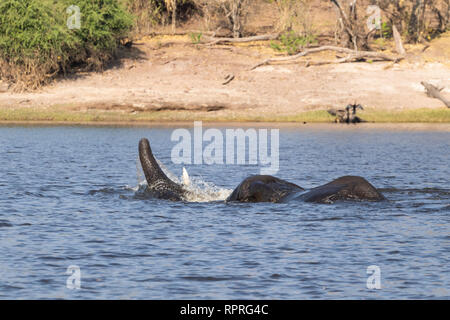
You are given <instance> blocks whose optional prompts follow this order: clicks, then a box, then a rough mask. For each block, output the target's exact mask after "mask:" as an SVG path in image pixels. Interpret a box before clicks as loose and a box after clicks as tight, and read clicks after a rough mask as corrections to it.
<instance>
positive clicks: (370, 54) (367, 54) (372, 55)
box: [250, 46, 404, 70]
mask: <svg viewBox="0 0 450 320" xmlns="http://www.w3.org/2000/svg"><path fill="white" fill-rule="evenodd" d="M327 50H328V51H335V52H339V53H346V54H347V55H348V56H347V57H345V58H341V59H338V60H333V61H319V62H314V63H312V62H310V63H309V65H311V64H314V65H321V64H329V63H345V62H351V61H358V60H361V59H367V58H369V59H376V60H381V61H394V62H398V61H400V60H402V59H403V58H404V57H403V56H389V55H386V54H384V53H381V52H375V51H355V50H352V49H348V48H342V47H335V46H322V47H318V48H311V49H306V50H304V51H302V52H299V53H297V54H296V55H293V56H287V57H276V58H269V59H266V60H264V61H262V62H260V63H258V64H256V65H255V66H253V67H252V68H251V69H250V70H254V69H256V68H258V67H260V66H263V65H266V64H270V63H273V62H286V61H295V60H297V59H299V58H301V57H304V56H307V55H309V54H312V53H316V52H322V51H327Z"/></svg>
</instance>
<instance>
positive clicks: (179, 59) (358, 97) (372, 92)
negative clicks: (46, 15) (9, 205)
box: [0, 34, 450, 121]
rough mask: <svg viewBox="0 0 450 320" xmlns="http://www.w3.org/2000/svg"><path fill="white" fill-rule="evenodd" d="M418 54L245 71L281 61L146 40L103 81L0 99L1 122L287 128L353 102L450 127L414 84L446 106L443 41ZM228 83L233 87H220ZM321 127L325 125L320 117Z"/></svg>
mask: <svg viewBox="0 0 450 320" xmlns="http://www.w3.org/2000/svg"><path fill="white" fill-rule="evenodd" d="M422 49H423V45H417V46H407V50H408V57H407V59H405V60H404V61H402V62H400V63H398V64H392V63H391V62H373V63H347V64H331V65H323V66H310V67H306V66H305V65H306V62H307V61H310V60H323V59H330V58H335V53H323V54H317V55H314V56H307V57H304V58H302V59H301V60H299V61H298V63H296V64H277V65H267V66H262V67H259V68H257V69H255V70H250V69H251V67H252V66H254V65H255V64H257V63H258V62H261V61H262V60H264V59H266V58H268V57H272V56H276V55H279V54H280V53H277V52H276V51H274V50H272V49H270V47H269V44H268V43H267V42H259V43H249V44H245V45H244V44H242V45H234V46H228V45H216V46H203V45H194V44H192V42H191V39H190V37H189V36H171V37H165V36H160V37H153V38H144V39H141V40H140V41H138V42H136V43H135V44H134V46H133V48H132V49H123V52H122V53H121V60H120V61H121V62H120V63H118V64H117V65H115V66H112V67H111V68H109V69H107V70H106V71H104V72H103V73H94V74H77V75H75V76H72V77H69V78H66V79H59V80H57V81H55V82H54V83H53V84H52V85H50V86H48V87H45V88H43V89H42V90H41V91H39V92H33V93H13V92H10V91H7V92H3V93H0V111H2V112H3V113H2V116H1V117H0V118H2V119H1V120H11V119H10V118H8V114H9V115H15V117H13V120H33V119H30V118H27V117H25V116H24V117H23V119H20V114H28V113H27V112H28V111H30V110H33V112H42V113H48V114H51V113H52V112H60V113H61V112H62V113H64V112H66V113H67V114H73V113H77V114H85V115H88V114H92V113H95V114H97V115H98V114H102V113H103V114H108V115H114V116H113V119H112V120H113V121H116V120H117V121H120V120H121V119H123V120H130V117H133V118H132V119H131V120H183V119H185V120H191V119H197V120H234V119H236V120H239V119H244V120H252V119H253V120H265V121H267V120H269V121H270V120H283V119H284V120H285V121H290V120H292V119H294V120H295V116H296V115H298V114H300V113H302V112H314V111H316V110H326V109H328V108H329V107H339V108H342V107H344V106H345V105H346V104H348V103H352V102H358V103H361V104H362V105H364V106H365V107H366V109H367V110H369V112H374V111H379V112H384V111H393V112H397V111H404V110H415V109H422V108H427V109H433V110H442V114H443V115H444V118H446V119H447V120H445V119H444V121H448V118H449V115H448V111H447V110H445V109H446V108H445V107H444V106H443V104H442V102H440V101H438V100H436V99H431V98H429V97H427V96H426V95H425V93H424V89H423V87H422V86H421V84H420V82H421V81H423V80H425V81H430V82H432V83H436V84H439V85H440V86H443V87H445V89H444V90H443V94H444V95H446V96H448V97H450V35H448V34H447V35H444V36H443V37H441V38H439V39H436V40H435V41H433V42H432V44H431V46H430V47H429V48H428V49H427V50H425V52H422ZM228 75H233V76H234V79H233V80H232V81H231V82H229V83H228V84H223V83H224V82H225V79H226V77H227V76H228ZM363 114H364V113H362V114H361V115H362V116H363ZM139 115H142V117H141V118H140V117H139ZM144 115H145V117H144ZM363 117H364V116H363ZM291 118H292V119H291ZM313 118H314V115H311V121H314V119H313ZM319 118H320V119H322V120H323V114H322V118H321V117H319ZM51 119H52V118H51V116H49V117H48V118H46V117H43V118H42V119H41V120H51ZM83 119H84V118H83ZM86 120H87V121H89V119H86ZM94 120H95V119H94ZM97 120H98V118H97ZM110 120H111V119H110ZM419 120H420V119H419Z"/></svg>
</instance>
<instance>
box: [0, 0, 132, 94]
mask: <svg viewBox="0 0 450 320" xmlns="http://www.w3.org/2000/svg"><path fill="white" fill-rule="evenodd" d="M70 5H76V6H78V7H79V8H80V13H81V28H80V29H69V28H68V26H67V24H66V22H67V19H68V17H69V15H68V14H67V12H66V8H67V7H69V6H70ZM131 26H132V20H131V17H130V15H129V14H128V13H126V12H125V11H124V10H123V9H122V8H121V7H120V6H119V5H118V3H117V0H95V1H90V0H2V1H1V2H0V77H1V78H2V79H6V80H7V81H9V82H12V83H14V84H15V87H16V89H36V88H38V87H39V86H41V85H42V84H44V83H46V82H48V81H49V80H50V79H51V78H53V77H54V76H55V75H57V74H58V73H60V72H68V71H71V70H72V69H73V68H80V67H83V68H84V69H94V70H100V69H101V68H102V67H103V66H104V64H105V63H106V62H108V61H109V60H110V59H111V58H112V57H113V56H114V54H115V52H116V50H117V47H118V45H119V42H120V40H121V39H123V38H124V37H126V35H127V33H128V31H129V30H130V28H131Z"/></svg>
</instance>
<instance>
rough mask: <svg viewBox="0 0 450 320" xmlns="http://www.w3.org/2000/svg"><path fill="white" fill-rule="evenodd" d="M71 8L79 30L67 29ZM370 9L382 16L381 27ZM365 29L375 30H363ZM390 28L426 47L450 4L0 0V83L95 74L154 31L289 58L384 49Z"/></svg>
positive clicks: (446, 22) (36, 83) (445, 24)
mask: <svg viewBox="0 0 450 320" xmlns="http://www.w3.org/2000/svg"><path fill="white" fill-rule="evenodd" d="M74 6H76V7H78V8H79V9H80V19H81V21H80V26H79V28H78V27H75V28H70V27H69V23H70V20H71V19H76V11H74V10H71V9H70V8H73V7H74ZM369 6H377V7H378V8H379V9H380V10H381V11H380V17H381V21H378V20H377V16H376V15H374V14H377V11H376V10H375V9H374V10H372V11H370V10H368V8H369ZM330 12H331V17H333V16H334V18H330ZM324 13H327V14H328V15H324ZM321 15H324V16H323V17H322V16H321ZM264 19H266V20H268V19H269V20H270V23H269V25H268V24H267V23H263V20H264ZM330 19H331V21H330ZM333 19H334V22H333V21H332V20H333ZM370 19H372V20H373V21H371V20H370ZM370 23H372V24H373V25H376V26H378V28H376V29H372V30H370V29H369V25H370ZM394 26H395V27H396V29H398V31H399V33H400V34H401V36H402V38H403V40H404V41H406V42H407V43H416V42H426V41H429V40H430V39H432V38H433V37H436V36H437V35H439V34H440V33H442V32H445V31H446V30H448V28H449V26H450V0H401V1H400V0H396V1H391V0H389V1H385V0H357V1H352V2H351V3H350V5H349V4H348V3H347V2H345V1H342V0H330V1H316V0H253V1H249V0H207V1H206V0H102V1H100V0H95V1H90V0H58V1H56V0H2V1H1V2H0V78H1V80H2V81H3V82H7V83H10V84H12V87H13V89H15V90H16V91H20V90H33V89H36V88H39V87H40V86H42V85H44V84H47V83H48V82H50V81H51V80H52V79H54V78H55V77H56V76H59V75H65V74H68V73H72V72H76V71H79V70H93V71H99V70H102V69H103V68H104V67H105V65H106V64H107V63H108V62H109V61H111V59H113V58H114V57H115V53H116V52H117V50H118V48H119V47H120V45H121V43H122V44H123V41H124V40H125V39H136V38H139V37H141V36H143V35H151V34H155V33H172V34H175V33H177V32H181V33H185V34H196V35H199V36H197V37H196V38H195V41H193V42H195V44H198V43H200V42H201V41H202V40H203V38H205V39H206V38H207V36H208V37H209V38H211V37H212V38H217V37H224V36H225V37H232V38H240V37H248V36H254V35H257V34H268V33H269V34H270V33H272V34H273V33H275V34H278V37H277V38H278V39H277V40H273V39H272V38H271V40H272V41H271V42H270V43H268V46H272V47H273V48H276V49H277V50H279V51H283V52H286V53H287V54H290V55H293V54H295V53H297V52H299V51H300V50H302V48H304V47H308V46H311V45H316V44H318V43H320V44H322V45H323V44H327V45H340V46H343V47H346V48H351V49H356V50H369V49H371V48H373V47H375V48H380V47H384V44H385V39H386V38H390V37H391V36H392V34H393V33H394V32H393V31H392V28H393V27H394ZM166 27H168V28H166ZM191 27H195V29H196V30H194V31H195V33H193V30H186V29H189V28H191ZM128 43H129V44H131V43H132V42H130V41H128Z"/></svg>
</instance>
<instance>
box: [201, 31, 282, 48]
mask: <svg viewBox="0 0 450 320" xmlns="http://www.w3.org/2000/svg"><path fill="white" fill-rule="evenodd" d="M279 35H280V34H279V33H276V34H265V35H260V36H253V37H246V38H216V37H208V36H203V39H205V40H206V41H209V42H207V43H205V45H209V46H210V45H215V44H223V43H244V42H252V41H266V40H275V39H277V38H278V36H279Z"/></svg>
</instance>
